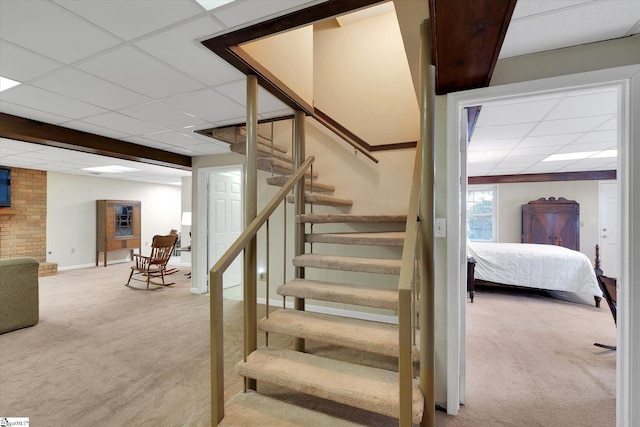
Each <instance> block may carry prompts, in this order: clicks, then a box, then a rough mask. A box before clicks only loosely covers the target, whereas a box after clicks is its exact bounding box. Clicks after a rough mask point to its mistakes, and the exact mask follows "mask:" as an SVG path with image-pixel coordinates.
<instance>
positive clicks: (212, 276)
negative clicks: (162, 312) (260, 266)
mask: <svg viewBox="0 0 640 427" xmlns="http://www.w3.org/2000/svg"><path fill="white" fill-rule="evenodd" d="M314 160H315V158H314V157H313V156H310V157H309V158H307V159H306V160H305V161H304V163H302V165H301V166H300V167H299V168H298V169H297V170H296V171H295V172H294V173H293V174H292V175H291V177H290V178H289V179H288V180H287V182H286V183H285V184H284V185H283V186H282V188H281V189H280V190H279V191H278V192H277V193H276V195H275V196H274V197H273V198H272V199H271V200H270V201H269V202H268V203H267V205H266V206H265V207H264V208H263V209H262V211H261V212H260V213H259V214H257V215H256V217H255V218H254V219H253V220H252V221H251V222H250V223H249V224H248V225H247V226H246V227H245V230H244V231H243V232H242V234H241V235H240V236H239V237H238V238H237V239H236V240H235V242H233V243H232V244H231V246H230V247H229V249H227V251H226V252H225V253H224V254H223V255H222V256H221V257H220V259H219V260H218V261H217V262H216V264H215V265H214V266H213V267H212V268H211V270H210V271H209V283H210V286H211V288H210V295H211V298H210V302H209V304H210V307H209V310H210V313H211V316H210V317H209V330H210V335H211V336H210V339H211V420H212V423H216V424H217V423H219V422H220V421H222V419H223V418H224V339H223V335H224V334H223V326H224V306H223V297H222V289H223V274H224V272H225V271H226V270H227V269H228V268H229V266H230V265H231V263H232V262H233V261H234V260H235V259H236V258H237V257H238V255H240V253H241V252H243V251H244V250H245V248H247V246H248V245H250V243H251V242H252V241H255V240H254V238H255V237H256V235H257V233H258V231H259V230H260V228H262V226H263V225H264V223H265V222H266V221H267V219H268V218H269V217H270V216H271V214H273V212H274V211H275V209H276V208H277V207H278V205H279V204H280V202H285V203H286V197H287V194H288V193H289V192H290V191H291V189H292V188H293V187H294V186H295V185H296V183H297V182H298V181H300V179H304V176H305V173H306V171H307V170H308V169H309V167H310V166H311V164H312V163H313V161H314ZM285 206H286V205H285ZM250 274H251V273H250ZM252 274H256V271H255V269H254V271H253V273H252ZM254 278H255V276H254ZM245 315H246V314H245ZM243 323H245V322H243ZM254 327H255V325H254ZM245 328H246V324H245ZM245 353H246V352H245ZM244 361H245V362H246V354H245V357H244ZM245 387H247V384H246V383H245ZM246 391H247V390H246V388H245V392H246Z"/></svg>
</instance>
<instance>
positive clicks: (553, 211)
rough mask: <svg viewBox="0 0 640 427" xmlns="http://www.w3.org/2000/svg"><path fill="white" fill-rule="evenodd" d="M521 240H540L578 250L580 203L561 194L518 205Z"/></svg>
mask: <svg viewBox="0 0 640 427" xmlns="http://www.w3.org/2000/svg"><path fill="white" fill-rule="evenodd" d="M522 243H542V244H547V245H557V246H564V247H565V248H569V249H573V250H576V251H579V250H580V205H579V204H578V202H576V201H575V200H567V199H565V198H564V197H559V198H558V199H556V198H555V197H549V198H548V199H545V198H544V197H543V198H540V199H538V200H533V201H531V202H529V203H527V204H526V205H522Z"/></svg>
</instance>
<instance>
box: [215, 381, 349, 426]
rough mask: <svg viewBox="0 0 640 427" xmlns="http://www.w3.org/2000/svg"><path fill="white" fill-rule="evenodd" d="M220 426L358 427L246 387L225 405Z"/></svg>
mask: <svg viewBox="0 0 640 427" xmlns="http://www.w3.org/2000/svg"><path fill="white" fill-rule="evenodd" d="M224 413H225V415H224V418H223V419H222V421H221V422H220V424H218V426H222V427H239V426H267V427H297V426H302V427H357V426H360V424H355V423H352V422H350V421H347V420H343V419H341V418H337V417H333V416H331V415H328V414H325V413H322V412H318V411H314V410H312V409H307V408H304V407H302V406H298V405H294V404H291V403H287V402H283V401H281V400H278V399H274V398H272V397H268V396H265V395H262V394H259V393H257V392H255V391H252V390H249V391H247V392H246V393H238V394H236V395H235V396H233V397H232V398H231V399H229V401H227V402H226V403H225V405H224Z"/></svg>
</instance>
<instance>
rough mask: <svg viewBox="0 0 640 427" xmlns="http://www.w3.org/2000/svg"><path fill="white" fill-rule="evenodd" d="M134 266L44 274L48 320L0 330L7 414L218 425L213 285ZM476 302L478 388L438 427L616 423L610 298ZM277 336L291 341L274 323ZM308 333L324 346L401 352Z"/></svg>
mask: <svg viewBox="0 0 640 427" xmlns="http://www.w3.org/2000/svg"><path fill="white" fill-rule="evenodd" d="M128 267H129V265H128V264H114V265H110V266H109V267H107V268H104V267H96V268H88V269H82V270H71V271H62V272H60V273H58V274H57V275H56V276H51V277H46V278H42V279H40V323H39V324H38V325H36V326H34V327H30V328H26V329H22V330H19V331H14V332H10V333H6V334H2V335H0V417H29V418H30V421H31V425H32V426H54V425H55V426H82V427H85V426H107V425H108V426H208V425H210V415H209V409H210V406H209V405H210V384H209V378H210V376H209V374H210V370H209V369H210V368H209V323H208V322H209V298H208V296H206V295H194V294H191V293H190V292H189V288H190V283H189V279H188V278H187V277H186V276H185V275H184V273H187V272H188V269H185V268H182V267H181V271H180V272H178V273H175V274H174V275H172V276H170V277H171V278H172V279H173V280H175V281H176V282H177V283H176V285H174V286H173V287H171V288H161V289H158V290H155V291H149V292H147V291H138V290H133V289H130V288H127V287H124V286H123V285H124V283H125V282H126V277H127V275H128ZM140 285H141V284H140ZM240 304H241V303H239V302H238V301H233V300H228V301H225V304H224V307H225V346H226V361H225V370H226V374H225V377H226V380H225V381H226V384H225V385H226V389H225V395H226V398H227V399H228V398H230V397H231V396H233V395H234V394H236V393H237V392H238V391H240V390H241V388H242V381H241V380H240V378H239V377H238V376H237V375H236V374H235V372H234V366H235V364H236V363H237V362H238V361H239V360H240V358H241V357H242V336H241V331H242V327H241V323H239V322H241V318H242V307H241V305H240ZM467 308H468V332H469V334H468V339H467V345H468V364H467V401H466V404H465V405H464V406H463V407H462V409H461V410H460V414H459V415H458V416H457V417H452V416H448V415H446V414H445V413H441V412H438V414H437V425H438V426H614V425H615V357H616V356H615V352H610V351H607V350H603V349H600V348H597V347H594V346H593V342H596V341H598V342H604V343H609V344H615V325H614V323H613V320H612V318H611V314H610V313H609V312H608V310H607V309H606V308H602V309H596V308H595V307H592V306H591V305H589V302H588V301H587V303H586V304H585V303H576V302H573V301H568V300H564V299H559V298H551V297H549V296H547V295H541V294H538V293H524V292H505V291H496V290H479V291H478V292H477V293H476V302H475V303H473V304H468V305H467ZM261 310H264V308H263V307H261ZM262 342H263V340H262V339H260V343H262ZM269 342H270V344H271V345H288V344H289V343H290V340H288V339H286V338H281V337H277V336H275V335H273V334H272V335H271V336H270V337H269ZM308 344H309V345H308V348H309V351H310V352H313V353H315V354H326V355H331V356H332V357H336V358H340V359H344V360H350V359H353V358H357V359H360V361H362V362H363V363H366V364H371V365H373V366H390V367H391V366H393V365H394V363H395V362H394V360H393V359H392V358H385V357H378V356H373V355H370V354H366V353H361V352H354V351H343V350H340V349H337V348H335V347H333V346H328V345H323V344H319V343H308ZM258 389H259V390H260V391H262V392H264V393H268V394H270V395H272V396H277V397H280V398H282V399H285V400H289V401H303V402H305V403H306V404H308V405H310V406H312V407H314V408H321V409H325V410H330V411H332V412H334V413H336V414H338V415H340V416H342V417H344V418H345V419H348V420H350V421H353V422H356V423H358V424H362V425H376V426H386V425H394V421H393V420H391V419H388V418H384V417H379V416H374V415H371V414H369V413H366V412H364V411H358V410H354V409H352V408H349V407H345V406H341V405H335V404H333V403H329V402H325V401H321V400H315V399H311V398H309V397H307V396H299V395H294V394H291V393H289V392H287V390H285V389H281V388H278V387H274V386H269V385H268V384H259V386H258ZM255 425H260V423H258V424H255ZM309 425H313V421H312V420H310V424H309Z"/></svg>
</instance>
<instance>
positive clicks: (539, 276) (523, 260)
mask: <svg viewBox="0 0 640 427" xmlns="http://www.w3.org/2000/svg"><path fill="white" fill-rule="evenodd" d="M467 255H468V257H469V260H470V262H475V265H474V267H473V268H470V269H468V271H471V272H472V275H473V279H472V282H473V284H472V288H475V285H477V284H488V285H501V286H517V287H525V288H533V289H544V290H552V291H564V292H574V293H578V294H588V295H593V297H594V299H595V304H596V306H597V307H599V306H600V300H601V298H602V291H601V290H600V287H599V286H598V280H597V279H596V273H595V271H594V267H593V265H592V264H591V261H590V260H589V258H588V257H587V256H586V255H584V254H583V253H581V252H578V251H574V250H571V249H567V248H564V247H561V246H554V245H539V244H529V243H480V242H467ZM471 258H472V259H473V260H471Z"/></svg>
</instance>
